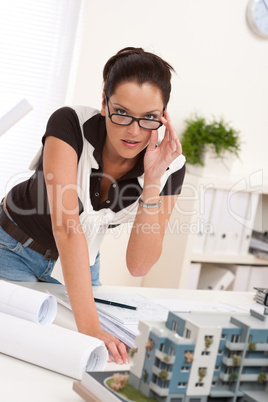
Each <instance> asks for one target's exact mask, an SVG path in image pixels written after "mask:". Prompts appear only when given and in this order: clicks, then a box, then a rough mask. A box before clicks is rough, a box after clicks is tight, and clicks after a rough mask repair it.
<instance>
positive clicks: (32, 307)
mask: <svg viewBox="0 0 268 402" xmlns="http://www.w3.org/2000/svg"><path fill="white" fill-rule="evenodd" d="M0 312H2V313H6V314H10V315H13V316H15V317H19V318H23V319H24V320H28V321H32V322H36V323H39V324H42V325H47V324H51V323H52V322H53V321H54V319H55V317H56V314H57V301H56V298H55V297H54V296H52V295H47V294H46V293H43V292H39V291H37V290H33V289H28V288H25V287H23V286H20V285H16V284H13V283H9V282H6V281H3V280H0Z"/></svg>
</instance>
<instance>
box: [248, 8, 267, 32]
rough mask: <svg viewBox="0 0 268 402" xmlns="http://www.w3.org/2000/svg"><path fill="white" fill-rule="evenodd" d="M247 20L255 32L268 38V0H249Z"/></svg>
mask: <svg viewBox="0 0 268 402" xmlns="http://www.w3.org/2000/svg"><path fill="white" fill-rule="evenodd" d="M247 21H248V24H249V26H250V28H251V29H252V31H253V32H254V33H255V34H257V35H259V36H261V37H262V38H266V39H268V0H249V2H248V7H247Z"/></svg>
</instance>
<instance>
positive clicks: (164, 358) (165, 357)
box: [163, 353, 170, 363]
mask: <svg viewBox="0 0 268 402" xmlns="http://www.w3.org/2000/svg"><path fill="white" fill-rule="evenodd" d="M163 361H164V362H165V363H168V362H169V361H170V356H169V355H167V354H166V353H164V354H163Z"/></svg>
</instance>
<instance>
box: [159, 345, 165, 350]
mask: <svg viewBox="0 0 268 402" xmlns="http://www.w3.org/2000/svg"><path fill="white" fill-rule="evenodd" d="M164 348H165V344H164V343H161V344H160V347H159V349H160V351H161V352H164Z"/></svg>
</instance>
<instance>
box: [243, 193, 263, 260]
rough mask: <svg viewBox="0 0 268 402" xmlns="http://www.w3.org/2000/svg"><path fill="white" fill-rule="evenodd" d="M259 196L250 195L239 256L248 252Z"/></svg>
mask: <svg viewBox="0 0 268 402" xmlns="http://www.w3.org/2000/svg"><path fill="white" fill-rule="evenodd" d="M259 199H260V195H259V194H257V193H250V199H249V203H248V208H247V214H246V219H245V224H244V230H243V234H242V239H241V245H240V254H242V255H246V254H248V251H249V244H250V239H251V234H252V230H253V226H254V221H255V218H256V212H257V208H258V204H259Z"/></svg>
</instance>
